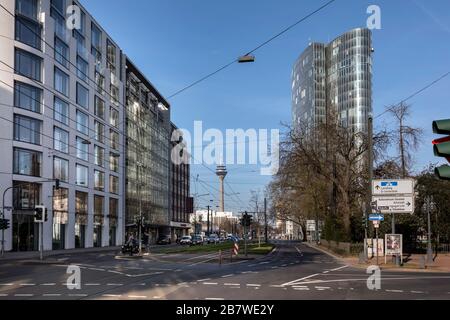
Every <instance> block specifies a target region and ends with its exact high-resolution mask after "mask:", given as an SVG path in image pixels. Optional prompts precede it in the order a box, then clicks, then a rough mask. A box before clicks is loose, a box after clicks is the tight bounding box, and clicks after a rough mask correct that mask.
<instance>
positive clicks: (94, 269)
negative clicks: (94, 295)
mask: <svg viewBox="0 0 450 320" xmlns="http://www.w3.org/2000/svg"><path fill="white" fill-rule="evenodd" d="M89 270H92V271H106V270H105V269H100V268H89Z"/></svg>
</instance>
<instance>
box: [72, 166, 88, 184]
mask: <svg viewBox="0 0 450 320" xmlns="http://www.w3.org/2000/svg"><path fill="white" fill-rule="evenodd" d="M75 170H76V181H75V184H76V185H77V186H81V187H88V186H89V168H88V167H85V166H82V165H81V164H78V163H77V164H76V165H75Z"/></svg>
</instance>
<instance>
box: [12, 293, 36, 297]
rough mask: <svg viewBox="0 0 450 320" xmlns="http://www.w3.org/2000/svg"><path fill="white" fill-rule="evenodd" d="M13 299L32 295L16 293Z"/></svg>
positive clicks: (31, 295) (32, 295)
mask: <svg viewBox="0 0 450 320" xmlns="http://www.w3.org/2000/svg"><path fill="white" fill-rule="evenodd" d="M14 296H15V297H34V294H31V293H16V294H15V295H14Z"/></svg>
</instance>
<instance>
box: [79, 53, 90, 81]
mask: <svg viewBox="0 0 450 320" xmlns="http://www.w3.org/2000/svg"><path fill="white" fill-rule="evenodd" d="M88 75H89V65H88V63H87V62H86V61H84V60H83V59H82V58H81V57H80V56H77V76H78V78H80V79H81V80H83V81H85V82H87V81H88Z"/></svg>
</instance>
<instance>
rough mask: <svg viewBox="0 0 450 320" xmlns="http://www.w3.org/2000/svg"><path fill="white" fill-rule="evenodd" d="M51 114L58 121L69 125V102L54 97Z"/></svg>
mask: <svg viewBox="0 0 450 320" xmlns="http://www.w3.org/2000/svg"><path fill="white" fill-rule="evenodd" d="M53 114H54V118H55V120H56V121H59V122H61V123H63V124H65V125H66V126H68V125H69V104H68V103H67V102H64V101H63V100H61V99H60V98H58V97H55V103H54V106H53Z"/></svg>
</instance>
